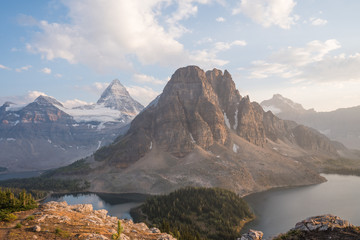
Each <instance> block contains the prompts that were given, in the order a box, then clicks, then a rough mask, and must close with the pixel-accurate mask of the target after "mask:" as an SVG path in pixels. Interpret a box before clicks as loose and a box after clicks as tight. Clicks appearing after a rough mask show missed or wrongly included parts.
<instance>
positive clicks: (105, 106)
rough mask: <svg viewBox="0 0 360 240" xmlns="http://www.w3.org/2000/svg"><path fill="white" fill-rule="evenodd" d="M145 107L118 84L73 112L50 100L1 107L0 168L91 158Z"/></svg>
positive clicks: (27, 167) (30, 167)
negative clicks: (91, 102)
mask: <svg viewBox="0 0 360 240" xmlns="http://www.w3.org/2000/svg"><path fill="white" fill-rule="evenodd" d="M143 108H144V107H143V106H142V105H141V104H140V103H138V102H136V101H135V100H134V99H132V98H131V96H130V95H129V93H128V92H127V90H126V88H125V87H124V86H122V85H121V83H120V81H119V80H114V81H112V82H111V84H110V85H109V86H108V87H107V88H106V90H105V91H104V93H103V94H102V95H101V97H100V99H99V100H98V102H97V103H96V104H93V105H86V106H81V107H77V108H73V109H69V108H66V107H64V106H63V105H62V104H61V103H60V102H59V101H57V100H56V99H54V98H52V97H48V96H39V97H38V98H37V99H35V101H34V102H32V103H30V104H28V105H26V106H24V107H18V106H17V105H16V104H14V103H11V102H6V103H5V104H3V105H2V106H1V107H0V152H1V155H0V167H6V168H7V169H8V170H9V171H30V170H43V169H49V168H55V167H59V166H64V165H67V164H70V163H72V162H73V161H75V160H78V159H79V158H83V157H86V156H88V155H91V154H92V153H93V152H94V151H96V150H97V149H99V148H100V147H101V146H104V145H106V144H110V143H111V142H112V141H113V140H114V139H115V138H116V137H117V136H118V135H119V134H121V133H122V132H123V131H125V130H126V129H127V128H126V127H125V126H126V125H127V124H128V123H129V122H130V121H131V120H132V119H133V118H134V117H135V116H136V115H137V114H138V113H139V112H140V111H142V110H143Z"/></svg>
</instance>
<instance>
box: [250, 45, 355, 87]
mask: <svg viewBox="0 0 360 240" xmlns="http://www.w3.org/2000/svg"><path fill="white" fill-rule="evenodd" d="M340 47H341V45H340V43H339V42H338V41H337V40H335V39H330V40H327V41H325V42H321V41H311V42H309V43H308V44H306V46H305V47H303V48H293V47H288V48H285V49H281V50H280V51H278V52H276V53H274V54H272V55H271V56H270V57H269V58H268V60H267V61H263V60H259V61H254V62H252V68H251V69H250V71H251V73H250V76H249V78H258V79H261V78H268V77H280V78H284V79H290V80H291V81H292V82H293V83H299V82H301V81H303V82H308V83H310V82H312V83H314V82H345V81H346V82H350V81H360V68H359V66H360V53H355V54H352V55H345V54H339V55H333V56H331V55H330V53H331V52H332V51H334V50H336V49H339V48H340Z"/></svg>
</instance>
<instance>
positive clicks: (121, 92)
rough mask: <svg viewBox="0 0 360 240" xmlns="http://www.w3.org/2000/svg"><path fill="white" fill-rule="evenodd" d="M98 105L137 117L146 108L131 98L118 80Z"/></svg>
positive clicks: (112, 83) (111, 84)
mask: <svg viewBox="0 0 360 240" xmlns="http://www.w3.org/2000/svg"><path fill="white" fill-rule="evenodd" d="M96 104H98V105H104V106H105V107H108V108H112V109H117V110H120V111H121V112H123V113H129V114H133V115H136V114H137V113H139V112H140V111H141V110H142V109H143V108H144V107H143V106H142V105H141V104H140V103H138V102H137V101H135V100H134V99H133V98H132V97H131V96H130V94H129V92H128V91H127V90H126V88H125V87H124V86H123V85H122V84H121V83H120V81H119V80H118V79H115V80H113V81H112V82H111V83H110V85H109V86H108V87H107V88H106V89H105V91H104V92H103V94H101V97H100V99H99V100H98V101H97V103H96Z"/></svg>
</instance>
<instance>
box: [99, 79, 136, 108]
mask: <svg viewBox="0 0 360 240" xmlns="http://www.w3.org/2000/svg"><path fill="white" fill-rule="evenodd" d="M129 96H130V94H129V92H128V91H127V90H126V88H125V87H124V86H123V85H122V84H121V83H120V81H119V80H118V79H114V80H113V81H112V82H111V83H110V85H109V86H108V87H107V88H106V89H105V91H104V92H103V93H102V94H101V97H100V99H99V100H98V101H97V103H98V104H101V103H104V102H107V101H108V100H109V99H111V98H119V97H129Z"/></svg>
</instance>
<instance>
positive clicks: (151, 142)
mask: <svg viewBox="0 0 360 240" xmlns="http://www.w3.org/2000/svg"><path fill="white" fill-rule="evenodd" d="M149 149H150V150H151V149H152V141H151V142H150V147H149Z"/></svg>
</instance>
